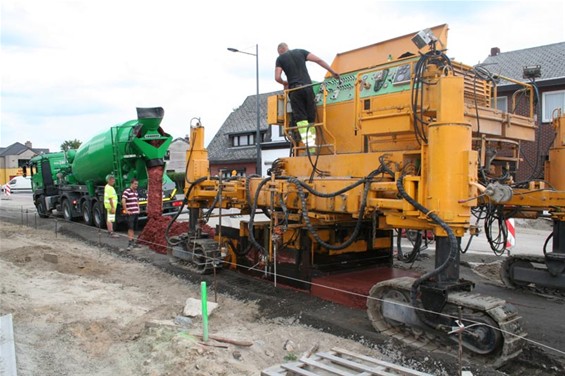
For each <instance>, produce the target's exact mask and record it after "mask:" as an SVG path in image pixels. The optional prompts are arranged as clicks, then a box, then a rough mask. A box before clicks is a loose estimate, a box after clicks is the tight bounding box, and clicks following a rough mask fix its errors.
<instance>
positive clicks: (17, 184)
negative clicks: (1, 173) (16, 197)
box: [2, 176, 31, 193]
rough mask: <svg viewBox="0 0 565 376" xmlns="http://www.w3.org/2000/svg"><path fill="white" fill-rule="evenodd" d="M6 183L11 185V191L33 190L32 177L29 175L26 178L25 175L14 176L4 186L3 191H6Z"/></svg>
mask: <svg viewBox="0 0 565 376" xmlns="http://www.w3.org/2000/svg"><path fill="white" fill-rule="evenodd" d="M6 185H9V186H10V192H11V193H16V192H31V178H30V177H29V176H28V177H25V178H24V177H23V176H16V177H15V178H13V179H12V180H10V181H9V182H8V183H6V184H4V185H3V186H2V192H4V187H5V186H6Z"/></svg>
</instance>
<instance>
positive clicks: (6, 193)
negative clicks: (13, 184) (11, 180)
mask: <svg viewBox="0 0 565 376" xmlns="http://www.w3.org/2000/svg"><path fill="white" fill-rule="evenodd" d="M11 194H12V191H11V190H10V186H9V185H8V184H6V185H5V186H4V196H10V195H11Z"/></svg>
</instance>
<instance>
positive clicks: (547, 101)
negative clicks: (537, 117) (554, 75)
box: [541, 90, 565, 123]
mask: <svg viewBox="0 0 565 376" xmlns="http://www.w3.org/2000/svg"><path fill="white" fill-rule="evenodd" d="M541 104H542V110H541V111H542V122H544V123H549V122H550V121H551V119H552V114H553V111H554V110H555V109H557V108H560V109H561V111H563V110H565V90H560V91H551V92H548V93H543V94H542V103H541Z"/></svg>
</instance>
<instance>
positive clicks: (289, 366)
mask: <svg viewBox="0 0 565 376" xmlns="http://www.w3.org/2000/svg"><path fill="white" fill-rule="evenodd" d="M298 364H300V363H287V364H281V367H282V368H284V369H286V370H289V371H291V372H294V373H296V374H297V375H303V376H319V375H318V374H317V373H313V372H310V371H307V370H305V369H302V368H300V367H298Z"/></svg>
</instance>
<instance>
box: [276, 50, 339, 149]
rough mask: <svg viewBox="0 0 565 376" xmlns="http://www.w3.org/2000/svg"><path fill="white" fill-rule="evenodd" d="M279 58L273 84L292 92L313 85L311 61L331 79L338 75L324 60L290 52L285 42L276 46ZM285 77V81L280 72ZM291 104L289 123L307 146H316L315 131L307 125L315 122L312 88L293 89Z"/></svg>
mask: <svg viewBox="0 0 565 376" xmlns="http://www.w3.org/2000/svg"><path fill="white" fill-rule="evenodd" d="M277 50H278V53H279V57H278V58H277V61H276V63H275V81H277V82H278V83H280V84H281V85H283V86H284V89H285V90H287V89H295V88H298V87H301V86H305V85H310V84H312V80H311V79H310V75H309V74H308V69H307V68H306V62H307V61H312V62H314V63H316V64H318V65H319V66H321V67H322V68H324V69H326V70H327V71H328V72H330V73H331V74H332V75H333V76H334V78H336V79H338V80H339V74H338V73H337V72H336V71H334V70H333V69H332V67H330V66H329V65H328V63H326V62H325V61H324V60H322V59H321V58H319V57H318V56H316V55H314V54H313V53H311V52H309V51H306V50H303V49H294V50H289V49H288V45H287V44H286V43H281V44H279V45H278V48H277ZM283 72H284V74H285V75H286V81H285V80H283V78H282V73H283ZM289 96H290V105H291V107H292V121H293V123H294V124H295V125H296V127H298V131H299V133H300V137H301V138H302V141H303V142H304V143H305V144H306V146H308V145H310V146H315V144H316V130H315V128H313V127H312V128H310V129H309V127H308V124H312V123H314V122H316V100H315V97H314V91H313V90H312V87H311V86H308V87H305V88H304V89H299V90H292V91H290V93H289Z"/></svg>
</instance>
